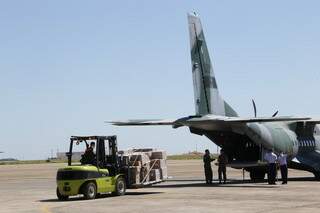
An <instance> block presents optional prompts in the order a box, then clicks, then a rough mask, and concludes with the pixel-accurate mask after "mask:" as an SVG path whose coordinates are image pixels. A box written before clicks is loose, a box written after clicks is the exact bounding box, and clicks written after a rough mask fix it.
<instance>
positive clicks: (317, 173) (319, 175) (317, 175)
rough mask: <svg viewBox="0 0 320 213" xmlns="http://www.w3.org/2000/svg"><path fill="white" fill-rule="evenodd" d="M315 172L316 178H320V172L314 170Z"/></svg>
mask: <svg viewBox="0 0 320 213" xmlns="http://www.w3.org/2000/svg"><path fill="white" fill-rule="evenodd" d="M313 174H314V178H315V179H316V180H320V172H314V173H313Z"/></svg>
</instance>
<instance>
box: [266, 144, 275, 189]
mask: <svg viewBox="0 0 320 213" xmlns="http://www.w3.org/2000/svg"><path fill="white" fill-rule="evenodd" d="M264 159H265V160H266V161H267V162H268V183H269V184H271V185H275V184H276V175H277V167H276V161H277V155H276V154H274V153H273V151H272V150H271V149H270V150H268V151H267V153H266V154H265V156H264Z"/></svg>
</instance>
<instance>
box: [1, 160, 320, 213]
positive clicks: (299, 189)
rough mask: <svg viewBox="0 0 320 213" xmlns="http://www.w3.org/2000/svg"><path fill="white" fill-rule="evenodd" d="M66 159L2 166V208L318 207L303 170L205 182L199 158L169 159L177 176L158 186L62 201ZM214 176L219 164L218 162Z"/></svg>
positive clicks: (317, 194)
mask: <svg viewBox="0 0 320 213" xmlns="http://www.w3.org/2000/svg"><path fill="white" fill-rule="evenodd" d="M63 166H64V164H37V165H7V166H0V204H1V205H0V212H1V213H4V212H12V213H13V212H14V213H17V212H30V213H31V212H32V213H35V212H39V213H73V212H74V213H80V212H81V213H82V212H88V213H100V212H101V213H102V212H103V213H105V212H115V213H119V212H137V213H138V212H139V213H140V212H147V213H150V212H159V213H164V212H184V213H188V212H192V213H197V212H261V213H262V212H319V211H320V210H319V209H320V182H317V181H314V179H313V175H312V174H310V173H307V172H303V171H297V170H289V177H290V179H289V182H288V185H281V184H280V182H279V183H278V185H276V186H269V185H267V183H251V182H250V181H249V180H248V178H249V177H248V176H249V174H248V173H246V175H245V181H242V170H234V169H228V170H227V174H228V176H229V178H231V180H230V181H229V182H228V183H227V184H225V185H219V184H217V183H216V182H215V183H214V184H213V185H212V186H207V185H205V184H204V181H203V179H204V178H203V165H202V162H201V161H200V160H177V161H168V168H169V175H170V176H172V179H170V180H169V181H167V182H165V183H161V184H158V185H154V186H153V187H149V188H143V189H135V190H128V193H127V195H126V196H122V197H112V196H109V195H105V196H102V197H101V198H98V199H95V200H83V199H82V198H81V197H76V198H72V199H71V200H69V201H64V202H61V201H58V200H57V199H56V195H55V189H56V183H55V175H56V170H57V168H59V167H63ZM213 172H214V178H216V177H217V168H216V167H215V166H213Z"/></svg>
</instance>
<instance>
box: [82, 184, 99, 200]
mask: <svg viewBox="0 0 320 213" xmlns="http://www.w3.org/2000/svg"><path fill="white" fill-rule="evenodd" d="M83 195H84V197H85V199H88V200H91V199H95V198H96V196H97V186H96V184H95V183H93V182H88V183H86V185H85V186H84V187H83Z"/></svg>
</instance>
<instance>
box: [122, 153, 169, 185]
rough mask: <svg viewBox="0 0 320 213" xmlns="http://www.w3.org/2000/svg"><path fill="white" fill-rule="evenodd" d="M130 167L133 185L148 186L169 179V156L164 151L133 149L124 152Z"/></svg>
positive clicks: (130, 178) (123, 154) (130, 177)
mask: <svg viewBox="0 0 320 213" xmlns="http://www.w3.org/2000/svg"><path fill="white" fill-rule="evenodd" d="M122 157H123V158H125V159H126V161H127V162H128V166H129V180H130V183H131V184H137V185H139V184H148V183H156V182H161V181H164V180H166V179H167V178H168V172H167V154H166V152H165V151H162V150H154V149H133V150H128V151H125V152H122Z"/></svg>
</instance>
